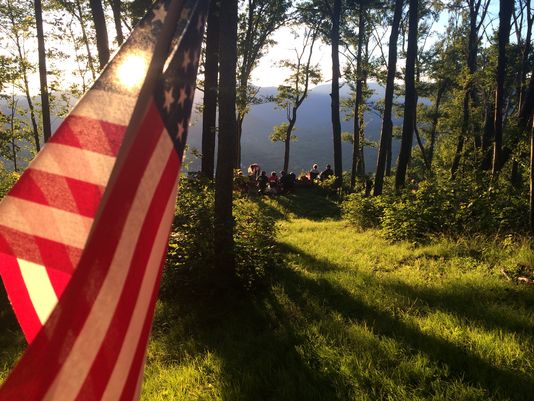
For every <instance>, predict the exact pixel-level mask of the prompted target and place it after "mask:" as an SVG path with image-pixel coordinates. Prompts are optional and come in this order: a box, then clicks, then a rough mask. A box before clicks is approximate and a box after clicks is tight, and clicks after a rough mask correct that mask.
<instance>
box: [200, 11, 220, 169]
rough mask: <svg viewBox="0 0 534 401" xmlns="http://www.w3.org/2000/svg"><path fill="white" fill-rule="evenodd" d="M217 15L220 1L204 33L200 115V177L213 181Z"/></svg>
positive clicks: (217, 40)
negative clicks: (201, 110)
mask: <svg viewBox="0 0 534 401" xmlns="http://www.w3.org/2000/svg"><path fill="white" fill-rule="evenodd" d="M219 13H220V1H212V2H211V4H210V9H209V14H208V27H207V33H206V35H207V36H206V59H205V62H204V101H203V104H204V110H203V113H202V167H201V171H202V175H203V176H204V177H207V178H209V179H213V174H214V170H215V138H216V135H215V134H216V131H217V127H216V121H217V81H218V76H219Z"/></svg>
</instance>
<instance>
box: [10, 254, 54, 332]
mask: <svg viewBox="0 0 534 401" xmlns="http://www.w3.org/2000/svg"><path fill="white" fill-rule="evenodd" d="M17 262H18V264H19V267H20V271H21V274H22V278H23V280H24V283H25V284H26V288H27V290H28V294H29V295H30V299H31V300H32V303H33V305H34V306H35V312H36V313H37V316H38V317H39V320H40V321H41V323H42V324H44V322H46V319H48V316H49V315H50V313H51V312H52V310H53V309H54V306H56V303H57V296H56V293H55V291H54V288H53V287H52V283H51V282H50V278H49V277H48V273H47V272H46V269H45V267H44V266H42V265H38V264H36V263H32V262H28V261H27V260H24V259H17Z"/></svg>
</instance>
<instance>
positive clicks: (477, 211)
mask: <svg viewBox="0 0 534 401" xmlns="http://www.w3.org/2000/svg"><path fill="white" fill-rule="evenodd" d="M412 185H413V187H412V188H409V189H407V190H406V191H404V192H403V193H401V194H400V195H398V196H388V197H378V198H364V197H362V196H360V195H358V194H353V195H349V196H348V197H347V199H346V201H345V202H344V203H343V206H342V208H343V212H344V215H345V216H346V218H347V220H348V221H350V222H351V223H352V224H354V225H355V226H356V227H359V228H369V227H381V228H382V232H383V233H384V235H385V236H386V238H389V239H392V240H397V241H399V240H408V241H415V242H421V241H427V240H428V239H429V237H430V236H432V235H437V234H448V235H452V236H455V237H457V236H461V235H465V234H495V233H507V232H525V231H526V230H527V228H528V227H527V221H526V218H525V217H524V216H527V215H528V199H527V197H526V194H525V193H523V192H521V191H518V190H516V189H514V188H512V187H511V185H510V184H507V183H506V182H498V183H496V184H495V186H489V185H488V183H484V182H482V183H479V182H477V181H475V180H472V179H467V178H466V179H463V180H457V181H454V182H453V181H450V180H440V179H437V178H435V179H434V180H430V181H423V182H421V183H419V184H418V185H415V184H412Z"/></svg>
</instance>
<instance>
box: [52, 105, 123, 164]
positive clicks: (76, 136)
mask: <svg viewBox="0 0 534 401" xmlns="http://www.w3.org/2000/svg"><path fill="white" fill-rule="evenodd" d="M112 96H113V95H112ZM101 107H102V106H101ZM75 110H76V109H75ZM125 130H126V126H125V125H121V124H114V123H110V122H107V121H101V120H96V119H94V118H90V117H87V116H77V115H74V114H70V115H69V116H68V117H67V118H66V119H65V120H64V121H63V124H61V126H60V127H59V128H58V130H57V131H56V133H55V134H54V135H53V136H52V137H51V138H50V142H49V143H58V144H61V145H68V146H72V147H75V148H80V149H86V150H89V151H91V152H96V153H100V154H103V155H107V156H116V155H117V153H118V151H119V147H120V145H121V142H122V138H123V137H124V131H125Z"/></svg>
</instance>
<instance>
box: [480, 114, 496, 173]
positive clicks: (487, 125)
mask: <svg viewBox="0 0 534 401" xmlns="http://www.w3.org/2000/svg"><path fill="white" fill-rule="evenodd" d="M485 108H486V110H485V117H484V132H483V134H482V165H481V167H482V170H484V171H487V170H489V169H491V157H492V155H491V152H490V150H491V147H490V146H491V142H492V140H493V107H492V105H489V104H488V105H486V106H485Z"/></svg>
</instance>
